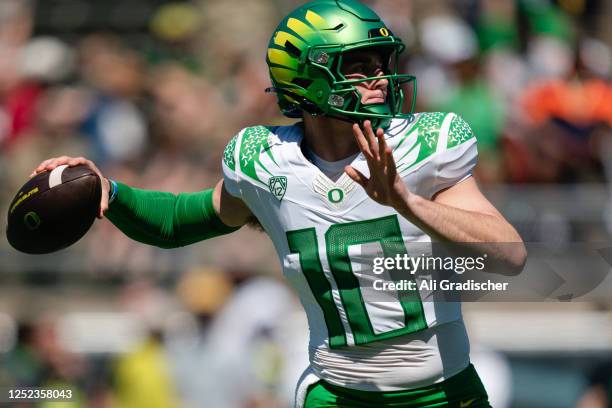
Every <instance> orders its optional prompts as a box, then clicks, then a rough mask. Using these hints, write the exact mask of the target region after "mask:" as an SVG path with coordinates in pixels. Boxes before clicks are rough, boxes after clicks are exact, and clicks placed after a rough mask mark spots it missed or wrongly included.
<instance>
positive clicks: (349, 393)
mask: <svg viewBox="0 0 612 408" xmlns="http://www.w3.org/2000/svg"><path fill="white" fill-rule="evenodd" d="M303 406H304V408H434V407H435V408H491V405H490V404H489V401H488V396H487V392H486V391H485V389H484V386H483V385H482V382H481V381H480V378H479V377H478V374H477V373H476V370H475V369H474V366H473V365H471V364H470V365H469V366H468V367H467V368H466V369H465V370H463V371H461V372H460V373H459V374H457V375H454V376H453V377H451V378H449V379H447V380H446V381H443V382H441V383H437V384H433V385H430V386H426V387H421V388H415V389H411V390H407V391H396V392H371V391H357V390H352V389H349V388H344V387H338V386H335V385H332V384H330V383H328V382H325V381H323V380H319V381H317V382H316V383H314V384H312V385H310V387H309V388H308V391H307V393H306V398H305V402H304V405H303Z"/></svg>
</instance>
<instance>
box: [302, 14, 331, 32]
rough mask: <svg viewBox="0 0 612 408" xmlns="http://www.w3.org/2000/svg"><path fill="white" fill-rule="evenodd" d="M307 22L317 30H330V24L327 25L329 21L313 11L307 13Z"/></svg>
mask: <svg viewBox="0 0 612 408" xmlns="http://www.w3.org/2000/svg"><path fill="white" fill-rule="evenodd" d="M306 21H308V22H309V23H310V24H312V26H313V27H314V28H316V29H317V30H323V29H325V28H329V24H328V23H327V20H325V19H324V18H323V17H321V16H320V15H318V14H317V13H315V12H314V11H312V10H308V11H307V12H306Z"/></svg>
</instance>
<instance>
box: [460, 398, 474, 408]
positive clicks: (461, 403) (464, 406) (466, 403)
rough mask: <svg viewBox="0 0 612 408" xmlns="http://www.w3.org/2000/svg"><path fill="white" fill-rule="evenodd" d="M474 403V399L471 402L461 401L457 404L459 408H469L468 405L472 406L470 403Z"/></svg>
mask: <svg viewBox="0 0 612 408" xmlns="http://www.w3.org/2000/svg"><path fill="white" fill-rule="evenodd" d="M474 401H476V398H472V399H471V400H468V401H461V402H460V403H459V408H466V407H469V406H470V405H472V402H474Z"/></svg>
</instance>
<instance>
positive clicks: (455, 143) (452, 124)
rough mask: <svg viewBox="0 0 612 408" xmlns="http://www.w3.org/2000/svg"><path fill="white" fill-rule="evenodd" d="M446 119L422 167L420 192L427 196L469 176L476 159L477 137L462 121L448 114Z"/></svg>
mask: <svg viewBox="0 0 612 408" xmlns="http://www.w3.org/2000/svg"><path fill="white" fill-rule="evenodd" d="M445 122H446V123H445V124H444V125H445V126H443V127H442V128H441V129H440V134H439V140H438V149H437V151H436V153H434V155H433V157H432V158H431V160H429V161H427V163H425V164H424V166H423V168H422V169H421V173H422V174H423V178H422V180H421V185H420V188H419V190H420V191H419V193H420V194H422V195H423V196H424V197H425V198H427V199H431V198H432V197H433V196H434V195H435V194H436V193H437V192H439V191H441V190H444V189H445V188H448V187H451V186H454V185H455V184H457V183H460V182H461V181H463V180H465V179H466V178H468V177H469V176H470V175H471V174H472V170H473V168H474V166H476V162H477V158H478V149H477V147H476V138H475V136H474V133H473V132H472V129H471V128H470V126H469V125H468V124H467V123H466V122H465V120H463V118H462V117H461V116H459V115H456V114H453V113H451V114H450V115H448V116H447V118H446V120H445Z"/></svg>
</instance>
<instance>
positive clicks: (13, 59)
mask: <svg viewBox="0 0 612 408" xmlns="http://www.w3.org/2000/svg"><path fill="white" fill-rule="evenodd" d="M367 3H369V4H370V5H371V6H372V7H373V8H374V9H375V10H376V11H378V13H379V14H380V15H381V16H382V17H383V19H384V20H385V21H386V22H387V23H388V25H389V26H390V28H391V30H392V31H393V32H394V33H395V34H396V35H398V36H400V37H401V38H402V39H403V40H404V41H405V42H406V44H407V45H408V51H407V52H406V53H405V55H404V57H403V58H404V59H403V61H402V66H403V67H405V69H404V72H407V73H411V74H413V75H415V76H416V77H417V83H418V93H417V96H418V98H417V111H452V112H456V113H458V114H460V115H462V116H463V117H464V118H465V119H466V120H467V122H468V123H469V124H470V125H471V126H472V128H473V130H474V132H475V134H476V136H477V138H478V146H479V165H478V167H477V170H476V172H477V176H478V179H479V181H480V182H481V183H482V184H483V185H485V187H486V186H495V185H519V184H520V185H525V184H529V185H545V184H550V183H556V184H569V185H572V184H578V183H601V184H602V185H606V184H607V183H609V182H610V180H611V178H612V143H611V142H612V134H611V131H610V129H611V126H612V87H611V83H610V74H611V73H612V51H611V45H610V44H611V43H612V32H611V31H610V27H609V24H608V23H609V21H610V17H611V16H612V10H611V8H612V6H611V5H610V3H609V2H606V1H604V0H558V1H552V0H516V1H509V0H429V1H424V0H400V1H397V0H371V1H368V2H367ZM298 4H300V2H299V1H297V0H290V1H279V0H193V1H174V2H172V1H164V0H131V1H118V0H113V1H101V0H100V1H85V0H44V1H43V0H38V1H34V0H2V1H0V210H2V211H4V213H6V209H7V207H8V204H9V202H10V200H11V198H12V195H13V194H14V192H15V191H17V190H18V189H19V187H20V186H21V185H22V184H23V183H24V182H25V181H26V179H27V175H28V174H29V173H30V172H31V171H32V170H33V168H34V167H35V166H36V165H37V164H38V163H40V162H41V161H42V160H44V159H46V158H49V157H53V156H58V155H69V156H85V157H87V158H90V159H92V160H93V161H94V162H95V163H96V164H97V165H98V166H99V167H100V169H101V170H102V172H103V173H105V174H106V175H108V176H109V177H112V178H114V179H116V180H119V181H122V182H125V183H127V184H130V185H133V186H136V187H140V188H151V189H156V190H163V191H171V192H175V193H177V192H180V191H196V190H200V189H204V188H209V187H210V186H212V185H213V183H215V182H216V180H218V178H219V177H220V158H221V152H222V150H223V148H224V146H225V144H226V143H227V142H228V141H229V139H230V138H231V137H232V136H233V135H234V134H235V133H236V132H237V131H239V130H240V129H241V128H243V127H245V126H249V125H255V124H276V125H278V124H288V123H291V120H289V119H287V118H283V117H282V116H280V113H279V111H278V109H277V106H276V103H275V97H274V96H273V95H270V94H266V93H264V89H265V88H266V87H267V86H268V84H269V79H268V74H267V71H266V65H265V49H266V46H267V42H268V40H269V36H270V35H271V33H272V31H273V29H274V27H275V26H276V24H277V23H278V21H279V20H280V19H281V18H282V17H283V16H284V15H285V14H286V13H287V12H289V11H290V10H291V9H293V8H294V7H295V6H297V5H298ZM4 222H5V221H4V219H3V220H2V221H1V222H0V226H2V227H3V225H4V224H2V223H4ZM3 228H4V227H3ZM260 234H261V233H259V232H255V231H242V232H241V233H239V234H234V235H232V237H231V239H228V238H227V237H225V238H221V239H218V240H215V241H214V242H210V243H208V242H207V243H206V244H198V245H195V246H194V248H195V249H194V248H186V249H180V250H175V251H164V250H159V249H155V248H150V247H146V246H144V245H141V244H138V243H135V242H132V241H130V240H129V239H127V238H125V237H124V236H123V235H122V234H121V233H120V232H119V231H118V230H116V229H115V228H114V227H113V226H112V225H111V224H110V223H109V222H106V221H102V222H97V223H96V226H95V227H94V228H93V229H92V230H91V231H90V233H89V234H88V236H87V237H86V238H85V239H84V240H83V241H82V242H80V243H79V244H78V245H77V252H69V253H68V254H69V255H68V256H75V254H78V256H79V257H82V259H81V260H80V261H79V263H78V265H79V267H80V268H83V269H84V270H83V274H84V275H87V279H89V280H90V281H92V282H98V283H99V282H113V283H115V282H119V283H118V284H117V285H116V286H113V287H114V288H117V287H118V288H119V289H118V292H119V294H118V295H117V296H116V298H113V301H112V302H111V303H112V305H113V306H112V307H113V308H116V309H117V310H120V311H121V313H128V314H129V315H130V316H136V318H137V320H138V321H143V322H147V323H146V328H145V329H144V333H145V334H144V335H143V336H140V337H139V336H133V337H134V338H138V339H140V342H139V343H138V344H137V345H136V346H134V347H131V348H129V350H130V351H129V352H128V353H116V354H112V355H110V356H109V355H108V354H104V353H98V354H96V353H93V354H91V356H90V357H88V358H83V356H82V354H79V353H72V352H68V351H66V350H63V349H62V347H60V344H64V343H65V342H64V343H62V342H61V341H59V340H58V336H59V335H58V331H59V329H58V324H57V321H55V320H54V317H52V316H46V315H44V316H45V318H42V319H41V318H37V319H32V320H28V319H21V318H20V317H19V316H17V320H18V321H19V323H17V326H16V328H15V330H14V332H15V333H16V335H15V340H14V344H13V346H11V347H8V349H9V350H10V351H9V352H7V353H5V354H3V355H2V358H1V359H0V362H1V364H2V366H1V367H0V379H2V380H3V381H2V382H9V383H12V384H20V385H34V384H38V385H41V384H50V385H51V384H55V385H59V386H61V385H62V384H69V385H70V386H73V387H75V389H76V390H78V393H77V394H78V397H77V399H78V401H80V404H82V405H81V406H92V407H106V406H119V407H155V406H159V407H173V406H181V404H186V406H211V407H212V406H214V407H228V408H231V407H241V408H244V407H253V408H254V407H272V408H273V407H275V406H279V407H280V406H286V404H288V401H290V400H291V395H290V390H291V389H292V387H293V384H289V385H287V384H284V383H283V381H286V379H287V378H293V377H292V376H291V375H285V374H283V373H284V372H285V371H286V370H290V371H292V372H293V371H295V372H298V371H299V370H298V369H297V368H295V367H293V366H296V367H297V366H301V365H302V363H305V361H306V359H305V356H303V355H300V354H299V352H297V351H295V350H286V349H284V348H286V347H287V344H288V342H287V338H291V337H292V336H293V338H294V339H295V341H291V343H292V344H297V345H296V346H295V348H296V349H301V350H302V352H305V351H306V345H305V336H306V334H305V333H301V332H300V331H299V330H295V328H292V327H289V326H290V325H289V326H288V325H287V324H288V322H287V321H288V320H289V319H287V318H286V316H287V313H288V312H287V310H296V308H298V306H297V305H295V300H294V299H293V298H292V296H291V295H290V294H288V292H287V290H286V288H285V287H284V286H283V285H281V284H280V283H278V282H277V280H276V277H275V276H274V275H275V271H277V270H278V266H277V265H276V263H277V260H276V257H275V256H274V255H273V251H272V249H271V246H270V245H269V243H267V242H266V239H262V238H261V235H260ZM254 243H255V244H254ZM0 250H3V251H4V252H2V253H3V254H5V253H11V252H9V251H10V249H8V244H7V243H6V242H5V241H3V243H2V244H0ZM194 265H196V266H201V268H204V269H205V270H206V271H203V270H201V269H198V268H196V269H194V268H193V266H194ZM202 265H205V266H202ZM206 265H216V267H219V268H222V269H223V270H225V271H230V272H229V273H228V272H226V273H224V274H219V273H216V272H211V271H209V270H208V269H206V268H208V267H207V266H206ZM5 268H6V266H5ZM43 269H44V268H43ZM185 271H188V272H185ZM261 275H272V276H268V277H265V278H262V277H260V276H261ZM211 279H212V280H214V282H213V283H212V284H211V282H209V280H211ZM160 281H161V282H163V285H162V286H163V287H164V289H163V290H159V289H156V286H158V284H159V282H160ZM151 282H154V283H151ZM213 285H214V287H215V288H217V290H215V291H213V292H210V291H208V292H205V293H204V294H202V293H203V292H197V293H198V295H197V296H195V295H194V294H193V291H194V290H195V288H197V289H198V290H201V291H206V288H210V287H211V286H213ZM224 288H225V289H224ZM255 289H257V291H256V290H255ZM275 291H276V292H275ZM158 292H159V293H158ZM209 292H210V293H209ZM257 293H258V294H257ZM139 296H141V297H139ZM160 297H169V298H171V299H174V300H167V299H166V300H159V299H160ZM128 298H130V299H140V300H142V302H140V303H138V302H133V304H136V303H138V305H139V306H138V308H142V307H144V306H142V305H148V304H149V303H151V304H156V305H158V304H162V305H166V306H164V308H162V309H163V312H162V311H157V309H155V308H154V310H153V311H150V310H149V311H147V312H146V313H145V312H143V311H142V310H136V311H135V310H132V309H131V308H130V306H129V305H126V304H125V303H124V302H123V300H121V299H128ZM147 299H157V300H156V301H155V302H153V301H151V302H149V301H148V300H147ZM202 299H209V300H210V301H211V302H212V303H211V304H200V303H198V302H202ZM270 299H277V300H276V301H274V302H272V301H271V300H270ZM168 302H170V303H171V304H172V302H178V303H180V305H177V304H172V306H167V305H168ZM181 302H182V303H181ZM258 302H260V303H258ZM257 304H265V305H266V307H265V308H257V307H256V306H253V305H257ZM260 309H262V310H260ZM264 309H265V310H264ZM254 310H255V311H259V312H261V313H262V315H261V316H259V317H257V316H254V315H253V316H254V317H253V318H252V321H250V323H251V324H250V325H248V324H247V323H249V322H245V319H243V318H242V316H244V315H245V313H248V312H249V313H254V312H253V311H254ZM168 311H172V312H173V313H175V314H173V315H172V316H174V317H175V318H173V319H171V320H172V321H174V322H175V323H176V322H179V323H177V324H178V325H179V326H180V327H170V328H168V327H167V325H166V323H165V322H161V320H164V319H159V316H160V315H165V314H167V313H169V312H168ZM181 311H182V312H181ZM264 312H265V313H264ZM143 313H144V315H147V316H148V315H151V314H152V315H154V316H157V317H158V319H148V318H146V317H145V316H144V315H143ZM280 316H285V318H281V317H280ZM39 317H40V316H39ZM149 320H154V322H149ZM249 320H251V319H249ZM298 320H299V319H298ZM274 322H276V323H274ZM149 323H150V324H149ZM281 323H284V324H285V326H283V327H279V325H281ZM289 323H291V322H289ZM175 326H176V324H175ZM173 330H174V331H173ZM112 331H113V330H111V332H112ZM168 333H170V334H171V335H170V336H168V335H167V334H168ZM104 335H106V334H101V336H104ZM90 336H94V335H93V334H91V335H90ZM60 337H61V336H60ZM94 337H95V336H94ZM228 339H229V340H228ZM85 343H87V342H85ZM119 343H120V341H119ZM111 349H112V347H111ZM255 349H257V350H255ZM236 350H239V351H236ZM169 356H170V357H169ZM262 356H263V357H262ZM245 361H247V362H248V363H245ZM290 363H291V364H290ZM202 367H216V369H215V370H212V369H209V370H202ZM253 367H256V368H253ZM223 370H225V371H223ZM283 370H285V371H283ZM219 372H225V373H228V375H229V376H230V377H233V378H234V379H235V384H236V385H234V387H231V386H232V384H228V383H227V382H225V383H223V382H222V381H220V380H219V378H220V377H222V376H221V375H219V376H215V373H219ZM283 379H285V380H283ZM177 384H180V385H181V386H180V387H177V386H176V385H177ZM181 387H182V388H181ZM228 387H230V388H228ZM287 390H289V391H287ZM239 391H240V392H239ZM147 395H149V397H147ZM151 395H154V397H151ZM214 395H218V396H220V398H229V399H228V400H223V401H221V402H219V401H216V402H213V401H212V400H211V401H209V400H207V399H206V398H212V397H211V396H214ZM232 398H234V399H233V400H232ZM154 401H156V402H154ZM194 401H199V403H195V402H194ZM202 401H208V402H202ZM156 404H157V405H156ZM22 406H24V407H25V406H28V405H22ZM39 406H45V407H46V406H52V405H45V404H42V405H39Z"/></svg>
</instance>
